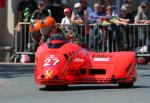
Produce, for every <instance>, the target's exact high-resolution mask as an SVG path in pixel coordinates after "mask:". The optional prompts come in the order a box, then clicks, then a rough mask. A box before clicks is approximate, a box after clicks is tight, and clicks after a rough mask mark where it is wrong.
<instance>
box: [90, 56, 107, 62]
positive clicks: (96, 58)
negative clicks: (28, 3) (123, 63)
mask: <svg viewBox="0 0 150 103" xmlns="http://www.w3.org/2000/svg"><path fill="white" fill-rule="evenodd" d="M93 59H94V61H95V62H108V61H109V58H99V57H95V58H93Z"/></svg>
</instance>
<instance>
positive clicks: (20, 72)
mask: <svg viewBox="0 0 150 103" xmlns="http://www.w3.org/2000/svg"><path fill="white" fill-rule="evenodd" d="M33 68H34V66H33V65H23V64H22V65H9V64H8V65H7V64H5V65H2V64H0V78H15V77H20V76H25V75H29V74H33Z"/></svg>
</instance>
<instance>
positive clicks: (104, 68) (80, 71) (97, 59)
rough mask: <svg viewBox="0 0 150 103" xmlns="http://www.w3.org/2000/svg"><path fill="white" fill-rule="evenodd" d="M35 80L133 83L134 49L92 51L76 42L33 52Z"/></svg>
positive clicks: (53, 83)
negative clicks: (34, 53)
mask: <svg viewBox="0 0 150 103" xmlns="http://www.w3.org/2000/svg"><path fill="white" fill-rule="evenodd" d="M35 57H36V59H35V60H36V61H35V62H36V64H35V82H36V83H37V84H41V85H46V86H64V85H70V84H111V83H118V84H130V85H131V84H132V85H133V83H134V82H135V81H136V78H137V75H136V58H135V53H134V52H112V53H106V52H105V53H103V52H99V53H97V52H91V51H88V50H86V49H84V48H82V47H80V46H78V45H76V44H73V43H69V42H68V43H66V44H64V45H63V46H61V47H60V48H56V49H55V48H48V46H47V44H46V43H43V44H42V45H41V46H40V47H39V48H38V50H37V52H36V56H35Z"/></svg>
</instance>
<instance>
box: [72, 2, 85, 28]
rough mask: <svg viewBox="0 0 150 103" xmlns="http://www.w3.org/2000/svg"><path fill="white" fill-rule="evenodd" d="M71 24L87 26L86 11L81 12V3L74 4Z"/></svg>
mask: <svg viewBox="0 0 150 103" xmlns="http://www.w3.org/2000/svg"><path fill="white" fill-rule="evenodd" d="M71 22H72V23H73V24H77V25H80V24H87V22H88V14H87V11H86V10H82V5H81V3H75V4H74V11H73V12H72V15H71Z"/></svg>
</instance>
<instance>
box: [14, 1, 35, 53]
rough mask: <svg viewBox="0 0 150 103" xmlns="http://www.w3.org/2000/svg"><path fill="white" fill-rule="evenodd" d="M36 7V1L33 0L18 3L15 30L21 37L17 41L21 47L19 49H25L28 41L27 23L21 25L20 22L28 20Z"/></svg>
mask: <svg viewBox="0 0 150 103" xmlns="http://www.w3.org/2000/svg"><path fill="white" fill-rule="evenodd" d="M36 9H37V3H36V2H35V1H34V0H22V1H20V2H19V5H18V24H17V28H16V30H17V31H18V33H20V35H19V36H20V38H21V39H22V40H21V42H20V41H18V42H20V43H18V44H19V45H20V47H21V51H22V52H24V51H27V49H29V48H27V44H25V43H29V42H30V41H29V27H28V25H22V24H20V22H29V21H30V18H31V15H32V13H33V12H34V10H36Z"/></svg>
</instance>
